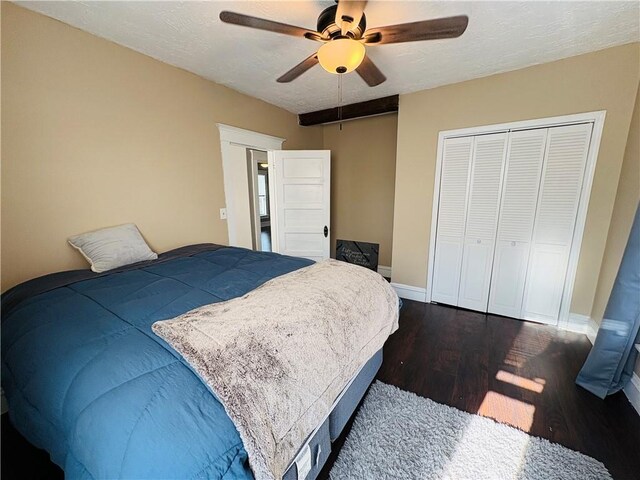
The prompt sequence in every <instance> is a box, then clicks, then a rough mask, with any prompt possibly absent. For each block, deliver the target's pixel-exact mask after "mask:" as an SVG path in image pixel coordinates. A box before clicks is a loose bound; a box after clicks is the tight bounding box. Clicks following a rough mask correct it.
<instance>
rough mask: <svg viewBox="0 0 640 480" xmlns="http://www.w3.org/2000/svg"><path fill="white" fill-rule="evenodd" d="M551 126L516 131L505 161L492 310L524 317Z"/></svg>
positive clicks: (494, 263) (494, 265)
mask: <svg viewBox="0 0 640 480" xmlns="http://www.w3.org/2000/svg"><path fill="white" fill-rule="evenodd" d="M546 140H547V129H540V130H526V131H521V132H513V133H511V134H510V136H509V147H508V152H507V161H506V165H505V173H504V184H503V187H502V200H501V202H500V219H499V222H498V236H497V240H496V248H495V256H494V260H493V273H492V275H491V290H490V295H489V312H491V313H497V314H498V315H506V316H508V317H515V318H520V314H521V311H522V296H523V294H524V282H525V278H526V275H527V262H528V260H529V251H530V247H531V237H532V235H533V223H534V219H535V215H536V205H537V203H538V192H539V186H540V174H541V172H542V161H543V160H544V152H545V145H546Z"/></svg>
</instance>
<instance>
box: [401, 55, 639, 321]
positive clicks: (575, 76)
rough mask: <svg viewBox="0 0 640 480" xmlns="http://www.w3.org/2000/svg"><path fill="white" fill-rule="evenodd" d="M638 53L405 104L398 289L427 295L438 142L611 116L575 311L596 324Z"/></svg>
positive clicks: (420, 96)
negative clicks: (484, 128) (487, 130)
mask: <svg viewBox="0 0 640 480" xmlns="http://www.w3.org/2000/svg"><path fill="white" fill-rule="evenodd" d="M639 62H640V50H639V44H637V43H636V44H629V45H624V46H620V47H615V48H610V49H607V50H602V51H599V52H594V53H589V54H586V55H580V56H577V57H572V58H567V59H564V60H560V61H557V62H553V63H548V64H544V65H537V66H534V67H529V68H525V69H522V70H517V71H513V72H508V73H503V74H499V75H494V76H491V77H486V78H480V79H476V80H471V81H468V82H463V83H459V84H454V85H448V86H444V87H439V88H434V89H431V90H424V91H421V92H418V93H414V94H409V95H402V96H400V112H399V116H398V150H397V158H396V189H395V207H394V226H393V255H392V263H393V276H392V280H393V281H394V282H398V283H402V284H408V285H413V286H417V287H425V286H426V278H427V257H428V249H429V234H430V227H431V209H432V200H433V185H434V176H435V162H436V148H437V142H438V133H439V132H440V131H442V130H451V129H457V128H464V127H473V126H478V125H489V124H495V123H504V122H512V121H518V120H528V119H535V118H543V117H551V116H556V115H565V114H571V113H579V112H588V111H595V110H607V118H606V121H605V127H604V132H603V137H602V142H601V146H600V154H599V158H598V163H597V166H596V172H595V178H594V182H593V190H592V195H591V201H590V203H589V211H588V215H587V221H586V228H585V235H584V239H583V243H582V251H581V255H580V260H579V265H578V272H577V278H576V285H575V289H574V295H573V302H572V305H571V311H572V312H574V313H579V314H584V315H589V314H590V313H591V307H592V304H593V298H594V295H595V291H596V286H597V281H598V273H599V271H600V264H601V262H602V257H603V253H604V249H605V244H606V240H607V232H608V228H609V220H610V218H611V212H612V209H613V204H614V200H615V196H616V188H617V184H618V178H619V175H620V167H621V165H622V158H623V155H624V150H625V145H626V141H627V133H628V132H629V123H630V120H631V114H632V111H633V103H634V99H635V95H636V90H637V87H638V78H639V75H640V73H639Z"/></svg>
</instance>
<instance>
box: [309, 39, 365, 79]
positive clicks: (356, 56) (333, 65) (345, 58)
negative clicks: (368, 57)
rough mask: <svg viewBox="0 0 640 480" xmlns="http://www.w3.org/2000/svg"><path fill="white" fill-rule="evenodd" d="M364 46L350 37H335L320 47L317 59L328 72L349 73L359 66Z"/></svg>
mask: <svg viewBox="0 0 640 480" xmlns="http://www.w3.org/2000/svg"><path fill="white" fill-rule="evenodd" d="M365 53H366V51H365V46H364V45H363V44H362V43H360V42H358V41H356V40H353V39H352V38H336V39H333V40H331V41H329V42H327V43H325V44H324V45H322V46H321V47H320V49H319V50H318V61H319V62H320V65H321V66H322V68H324V69H325V70H326V71H327V72H329V73H335V74H338V73H349V72H353V71H354V70H355V69H356V68H358V67H359V66H360V64H361V63H362V60H363V59H364V55H365Z"/></svg>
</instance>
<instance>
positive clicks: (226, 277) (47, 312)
mask: <svg viewBox="0 0 640 480" xmlns="http://www.w3.org/2000/svg"><path fill="white" fill-rule="evenodd" d="M310 263H312V262H311V261H309V260H305V259H300V258H292V257H285V256H281V255H278V254H272V253H259V252H253V251H250V250H245V249H239V248H230V247H219V246H214V245H208V246H202V245H201V246H197V248H194V247H190V248H187V249H178V250H176V251H174V252H169V253H168V254H164V255H161V256H160V258H159V259H158V260H156V261H152V262H144V263H142V264H138V265H135V266H132V267H128V268H124V269H121V270H119V271H117V272H114V273H108V274H101V275H100V274H93V273H89V272H88V271H82V272H70V273H69V274H57V275H54V276H49V277H43V279H37V280H35V281H31V282H27V283H26V284H23V285H22V286H19V287H16V288H15V289H14V290H13V291H9V292H8V294H5V295H3V312H2V315H3V316H2V385H3V388H4V390H5V393H6V396H7V399H8V402H9V413H10V417H11V420H12V422H13V423H14V425H15V426H16V428H17V429H18V430H19V431H20V432H21V433H22V434H23V435H24V436H25V437H26V438H27V439H28V440H29V441H30V442H32V443H33V444H34V445H36V446H38V447H41V448H44V449H45V450H47V451H49V453H50V454H51V458H52V460H53V461H54V462H55V463H57V464H58V465H60V466H62V467H63V468H64V470H65V474H66V477H67V478H154V479H159V478H180V479H186V478H252V475H251V471H250V469H249V467H248V463H247V454H246V452H245V450H244V447H243V446H242V441H241V440H240V437H239V435H238V433H237V431H236V429H235V427H234V425H233V423H232V422H231V420H230V419H229V417H228V416H227V414H226V413H225V411H224V408H223V407H222V405H221V404H220V402H219V401H218V400H217V399H216V398H215V396H214V395H213V394H212V393H211V392H210V391H209V390H208V389H207V387H206V386H205V384H204V383H203V382H202V381H201V380H200V378H199V377H198V376H197V375H196V374H195V373H194V372H193V371H192V370H191V369H190V367H189V366H188V364H186V363H185V362H184V361H183V360H182V357H180V356H179V355H178V354H177V353H176V352H175V351H173V350H172V349H171V348H170V347H169V346H168V345H167V344H166V343H164V342H163V341H162V340H161V339H160V338H159V337H157V336H156V335H155V334H153V332H152V331H151V325H152V324H153V323H154V322H155V321H157V320H162V319H167V318H172V317H175V316H177V315H180V314H182V313H184V312H186V311H188V310H191V309H193V308H196V307H199V306H201V305H205V304H209V303H214V302H220V301H224V300H228V299H231V298H234V297H237V296H241V295H243V294H245V293H246V292H248V291H250V290H252V289H254V288H256V287H258V286H259V285H261V284H262V283H264V282H266V281H267V280H269V279H271V278H273V277H276V276H278V275H282V274H284V273H288V272H291V271H293V270H296V269H298V268H301V267H304V266H307V265H309V264H310Z"/></svg>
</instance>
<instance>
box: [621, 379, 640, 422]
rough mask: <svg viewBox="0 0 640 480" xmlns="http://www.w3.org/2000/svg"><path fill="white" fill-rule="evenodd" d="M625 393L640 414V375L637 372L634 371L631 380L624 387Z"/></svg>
mask: <svg viewBox="0 0 640 480" xmlns="http://www.w3.org/2000/svg"><path fill="white" fill-rule="evenodd" d="M624 393H625V395H626V396H627V398H628V399H629V401H630V402H631V405H633V408H635V409H636V412H638V414H640V377H638V374H637V373H635V372H634V373H633V376H632V377H631V381H630V382H629V384H628V385H627V386H626V387H624Z"/></svg>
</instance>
